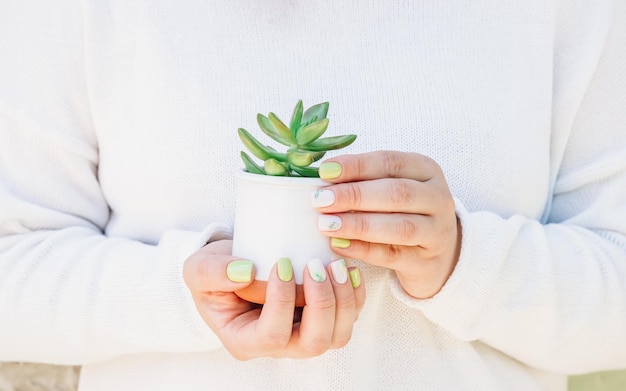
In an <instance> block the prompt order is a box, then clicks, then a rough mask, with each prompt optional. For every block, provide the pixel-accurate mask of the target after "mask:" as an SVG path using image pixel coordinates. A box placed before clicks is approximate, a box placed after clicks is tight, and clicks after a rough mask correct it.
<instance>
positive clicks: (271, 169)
mask: <svg viewBox="0 0 626 391" xmlns="http://www.w3.org/2000/svg"><path fill="white" fill-rule="evenodd" d="M263 169H264V170H265V173H266V174H267V175H274V176H284V175H286V174H288V173H287V168H286V167H285V166H284V165H283V164H282V163H281V162H279V161H278V160H276V159H271V158H270V159H267V160H266V161H265V165H264V166H263Z"/></svg>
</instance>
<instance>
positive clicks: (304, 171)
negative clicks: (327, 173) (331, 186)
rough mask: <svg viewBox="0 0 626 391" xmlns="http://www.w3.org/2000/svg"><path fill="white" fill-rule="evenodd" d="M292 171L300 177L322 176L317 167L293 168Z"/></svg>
mask: <svg viewBox="0 0 626 391" xmlns="http://www.w3.org/2000/svg"><path fill="white" fill-rule="evenodd" d="M291 169H292V170H293V171H294V172H295V173H297V174H298V175H300V176H304V177H312V178H319V176H320V174H319V172H318V168H317V167H291Z"/></svg>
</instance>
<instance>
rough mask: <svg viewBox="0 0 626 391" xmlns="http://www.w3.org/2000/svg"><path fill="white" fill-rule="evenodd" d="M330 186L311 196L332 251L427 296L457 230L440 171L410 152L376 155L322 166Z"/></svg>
mask: <svg viewBox="0 0 626 391" xmlns="http://www.w3.org/2000/svg"><path fill="white" fill-rule="evenodd" d="M320 177H322V179H324V180H325V181H328V182H331V183H333V184H332V185H330V186H328V187H325V188H322V189H320V190H318V191H317V192H316V193H314V195H313V197H312V203H313V206H314V207H316V208H317V209H318V210H319V211H320V212H322V213H323V214H322V216H320V220H319V229H320V231H321V232H322V233H323V234H324V235H326V236H329V237H331V238H332V239H331V245H332V247H333V251H334V252H335V253H337V254H338V255H340V256H343V257H346V258H354V259H358V260H361V261H363V262H366V263H369V264H372V265H377V266H382V267H386V268H389V269H392V270H394V271H395V272H396V275H397V276H398V280H399V282H400V284H401V285H402V287H403V288H404V290H405V291H406V292H407V293H408V294H409V295H411V296H413V297H415V298H419V299H425V298H430V297H432V296H434V295H435V294H436V293H437V292H439V290H441V288H442V287H443V285H444V284H445V283H446V281H447V279H448V277H449V276H450V274H452V271H453V270H454V267H455V265H456V263H457V260H458V257H459V252H460V246H461V227H460V224H459V222H458V219H457V217H456V213H455V205H454V200H453V198H452V195H451V194H450V190H449V188H448V184H447V183H446V180H445V177H444V175H443V171H442V170H441V168H440V167H439V165H438V164H437V163H436V162H435V161H434V160H432V159H430V158H428V157H426V156H423V155H419V154H417V153H404V152H395V151H377V152H371V153H365V154H359V155H343V156H339V157H336V158H332V159H329V160H327V161H325V162H324V163H323V164H322V165H321V166H320Z"/></svg>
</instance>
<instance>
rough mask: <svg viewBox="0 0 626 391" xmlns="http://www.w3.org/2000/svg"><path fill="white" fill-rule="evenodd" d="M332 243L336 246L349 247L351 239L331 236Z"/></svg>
mask: <svg viewBox="0 0 626 391" xmlns="http://www.w3.org/2000/svg"><path fill="white" fill-rule="evenodd" d="M330 245H331V246H332V247H335V248H348V247H350V239H343V238H331V239H330Z"/></svg>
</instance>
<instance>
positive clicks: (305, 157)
mask: <svg viewBox="0 0 626 391" xmlns="http://www.w3.org/2000/svg"><path fill="white" fill-rule="evenodd" d="M287 161H288V162H289V163H291V164H292V165H293V166H296V167H306V166H308V165H310V164H311V163H313V154H312V153H311V152H300V151H294V152H287Z"/></svg>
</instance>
